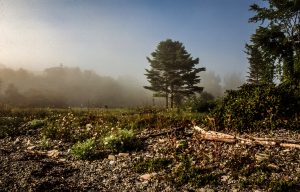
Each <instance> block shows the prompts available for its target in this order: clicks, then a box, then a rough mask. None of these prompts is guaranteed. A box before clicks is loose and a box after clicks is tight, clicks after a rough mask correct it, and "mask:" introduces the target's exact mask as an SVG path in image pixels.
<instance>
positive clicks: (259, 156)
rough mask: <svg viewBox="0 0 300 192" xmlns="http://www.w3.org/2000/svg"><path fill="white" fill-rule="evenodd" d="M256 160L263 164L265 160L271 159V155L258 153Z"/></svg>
mask: <svg viewBox="0 0 300 192" xmlns="http://www.w3.org/2000/svg"><path fill="white" fill-rule="evenodd" d="M255 159H256V160H257V161H258V162H261V161H264V160H267V159H269V155H267V154H265V153H256V154H255Z"/></svg>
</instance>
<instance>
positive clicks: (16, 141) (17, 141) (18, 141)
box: [14, 137, 20, 145]
mask: <svg viewBox="0 0 300 192" xmlns="http://www.w3.org/2000/svg"><path fill="white" fill-rule="evenodd" d="M18 143H20V139H19V137H18V138H17V139H16V140H15V141H14V144H15V145H16V144H18Z"/></svg>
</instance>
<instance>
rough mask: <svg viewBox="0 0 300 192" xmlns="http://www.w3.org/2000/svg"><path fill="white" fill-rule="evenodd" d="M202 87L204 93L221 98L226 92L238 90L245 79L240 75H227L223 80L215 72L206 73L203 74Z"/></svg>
mask: <svg viewBox="0 0 300 192" xmlns="http://www.w3.org/2000/svg"><path fill="white" fill-rule="evenodd" d="M200 77H201V82H200V85H201V86H202V87H204V91H205V92H208V93H210V94H212V95H213V96H214V97H221V96H223V95H224V93H225V91H226V90H236V89H238V88H239V87H240V86H241V85H242V84H243V83H245V79H244V78H243V77H242V76H241V74H238V73H235V72H233V73H226V74H225V75H224V76H223V78H221V77H220V75H217V74H216V73H215V72H213V71H205V72H203V73H201V75H200Z"/></svg>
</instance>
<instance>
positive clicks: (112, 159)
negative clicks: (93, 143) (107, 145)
mask: <svg viewBox="0 0 300 192" xmlns="http://www.w3.org/2000/svg"><path fill="white" fill-rule="evenodd" d="M107 159H108V160H111V161H115V160H116V156H114V155H108V157H107Z"/></svg>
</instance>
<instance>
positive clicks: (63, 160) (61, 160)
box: [59, 159, 67, 162]
mask: <svg viewBox="0 0 300 192" xmlns="http://www.w3.org/2000/svg"><path fill="white" fill-rule="evenodd" d="M59 161H60V162H65V161H67V160H66V159H59Z"/></svg>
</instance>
